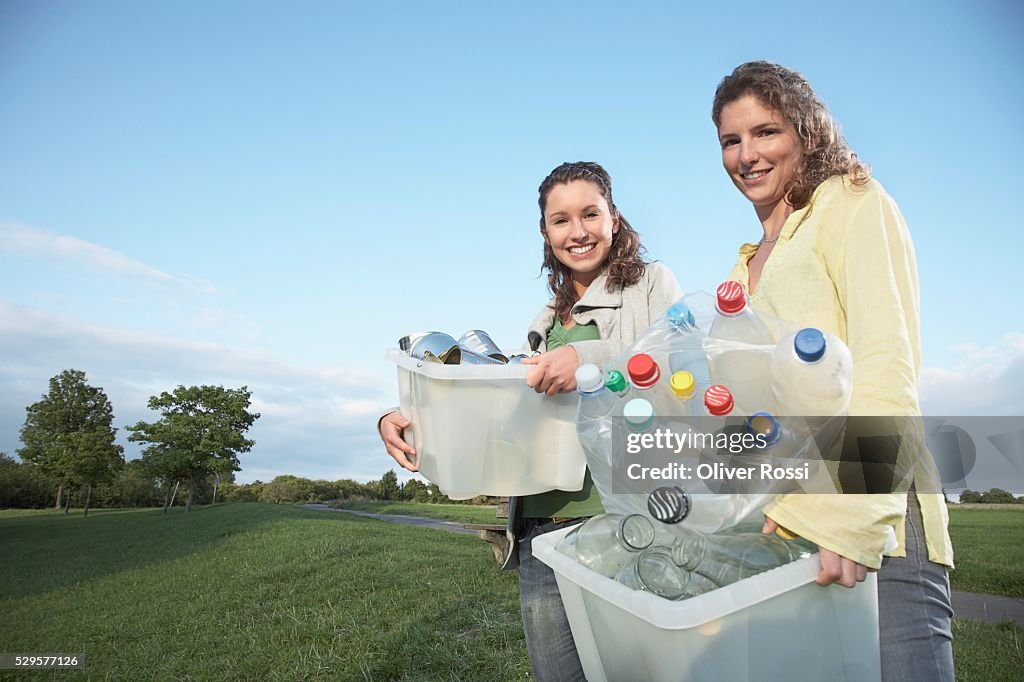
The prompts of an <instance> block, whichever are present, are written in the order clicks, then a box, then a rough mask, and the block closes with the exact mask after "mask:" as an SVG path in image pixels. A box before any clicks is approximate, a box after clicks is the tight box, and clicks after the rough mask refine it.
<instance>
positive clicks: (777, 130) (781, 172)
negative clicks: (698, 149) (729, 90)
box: [718, 95, 804, 215]
mask: <svg viewBox="0 0 1024 682" xmlns="http://www.w3.org/2000/svg"><path fill="white" fill-rule="evenodd" d="M720 120H721V123H720V124H719V126H718V140H719V142H720V143H721V145H722V165H723V166H725V170H726V172H727V173H728V174H729V177H730V178H731V179H732V181H733V184H735V185H736V188H737V189H739V191H740V192H742V193H743V196H745V197H746V198H747V199H748V200H749V201H750V202H751V203H752V204H754V207H755V208H756V210H757V212H758V215H762V214H764V215H768V214H770V213H772V211H773V210H774V209H775V208H776V207H777V206H778V205H779V203H780V202H783V201H784V200H785V198H786V194H787V192H788V191H789V190H788V187H789V183H790V182H791V181H793V180H794V179H795V178H796V174H797V171H798V170H799V168H800V163H801V161H802V160H803V156H804V146H803V143H802V142H801V140H800V136H799V135H797V132H796V129H795V128H794V127H793V124H792V123H790V122H789V121H787V120H786V119H785V118H783V116H782V114H781V113H779V112H778V111H776V110H774V109H771V108H769V107H766V106H765V105H764V104H763V103H762V102H761V100H759V99H758V98H757V97H755V96H754V95H744V96H742V97H740V98H739V99H737V100H734V101H732V102H730V103H728V104H726V105H725V106H724V107H722V114H721V118H720Z"/></svg>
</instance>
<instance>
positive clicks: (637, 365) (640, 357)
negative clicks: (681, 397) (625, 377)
mask: <svg viewBox="0 0 1024 682" xmlns="http://www.w3.org/2000/svg"><path fill="white" fill-rule="evenodd" d="M626 371H627V372H628V373H629V381H630V383H632V384H633V396H635V397H637V398H644V399H645V400H647V401H648V402H649V403H651V405H653V406H654V409H655V411H656V412H657V413H658V414H659V415H661V416H666V417H667V416H674V415H673V409H674V408H675V407H676V405H675V402H676V400H675V396H674V395H673V394H672V391H671V390H670V389H669V388H668V386H667V384H668V382H667V381H662V377H661V367H659V366H658V363H657V362H656V361H655V360H654V358H652V357H651V356H650V355H648V354H647V353H637V354H636V355H634V356H633V357H631V358H630V359H629V361H628V362H627V363H626Z"/></svg>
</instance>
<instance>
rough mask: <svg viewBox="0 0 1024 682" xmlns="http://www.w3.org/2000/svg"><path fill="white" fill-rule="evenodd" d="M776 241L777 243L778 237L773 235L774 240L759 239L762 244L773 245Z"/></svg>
mask: <svg viewBox="0 0 1024 682" xmlns="http://www.w3.org/2000/svg"><path fill="white" fill-rule="evenodd" d="M777 241H779V235H775V239H765V238H763V237H762V238H761V243H762V244H774V243H775V242H777Z"/></svg>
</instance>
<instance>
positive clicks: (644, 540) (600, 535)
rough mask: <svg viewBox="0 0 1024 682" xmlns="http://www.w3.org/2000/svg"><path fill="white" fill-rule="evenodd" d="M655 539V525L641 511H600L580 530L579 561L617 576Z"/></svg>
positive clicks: (578, 537) (577, 534)
mask: <svg viewBox="0 0 1024 682" xmlns="http://www.w3.org/2000/svg"><path fill="white" fill-rule="evenodd" d="M653 542H654V524H653V523H651V520H650V519H648V518H647V517H646V516H642V515H641V514H630V515H629V516H624V515H622V514H600V515H598V516H594V517H592V518H590V519H588V520H587V521H586V523H584V524H583V525H582V526H580V529H579V530H578V531H577V532H576V541H575V544H576V560H577V561H578V562H580V563H581V564H582V565H584V566H586V567H587V568H589V569H590V570H592V571H594V572H596V573H600V574H601V575H603V576H605V577H607V578H614V577H615V575H616V574H617V573H618V572H619V571H620V570H622V567H623V566H625V565H626V563H627V562H628V561H629V559H630V557H632V555H633V554H636V553H638V552H640V551H641V550H644V549H646V548H647V547H650V546H651V544H652V543H653Z"/></svg>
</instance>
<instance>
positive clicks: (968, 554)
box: [949, 505, 1024, 597]
mask: <svg viewBox="0 0 1024 682" xmlns="http://www.w3.org/2000/svg"><path fill="white" fill-rule="evenodd" d="M984 506H986V505H972V506H971V508H967V509H964V508H959V507H956V506H953V507H950V510H949V534H950V536H951V537H952V538H953V553H954V555H955V559H954V560H955V561H956V570H955V571H953V572H951V573H950V574H949V579H950V582H951V583H952V585H953V589H955V590H967V591H969V592H984V593H987V594H1001V595H1006V596H1009V597H1024V509H1021V508H1020V507H1024V505H1016V506H1017V507H1018V508H1016V509H1014V508H1012V507H1011V505H1005V506H1004V505H999V506H1000V507H1002V508H1001V509H979V507H984Z"/></svg>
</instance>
